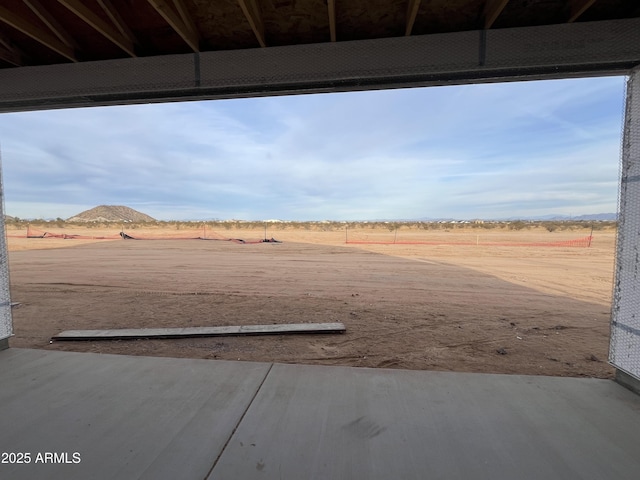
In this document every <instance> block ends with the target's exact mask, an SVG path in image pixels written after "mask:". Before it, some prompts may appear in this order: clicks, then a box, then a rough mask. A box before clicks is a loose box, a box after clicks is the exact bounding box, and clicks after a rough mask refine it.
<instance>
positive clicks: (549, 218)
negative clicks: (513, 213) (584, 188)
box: [418, 213, 618, 222]
mask: <svg viewBox="0 0 640 480" xmlns="http://www.w3.org/2000/svg"><path fill="white" fill-rule="evenodd" d="M617 219H618V214H616V213H592V214H587V215H576V216H569V215H553V214H551V215H535V216H524V217H501V218H482V220H486V221H501V222H505V221H516V220H530V221H537V222H563V221H595V222H598V221H599V222H615V221H616V220H617ZM460 220H469V219H468V218H467V219H461V218H458V219H454V218H419V219H418V221H422V222H451V221H460Z"/></svg>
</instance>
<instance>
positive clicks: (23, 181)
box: [0, 77, 625, 220]
mask: <svg viewBox="0 0 640 480" xmlns="http://www.w3.org/2000/svg"><path fill="white" fill-rule="evenodd" d="M624 83H625V79H624V78H623V77H608V78H591V79H574V80H554V81H544V82H514V83H505V84H484V85H467V86H451V87H431V88H420V89H399V90H388V91H372V92H354V93H340V94H323V95H299V96H289V97H271V98H258V99H241V100H218V101H208V102H185V103H170V104H156V105H139V106H119V107H100V108H81V109H68V110H55V111H43V112H26V113H12V114H2V115H0V148H1V151H2V162H3V175H4V185H5V209H6V213H7V214H9V215H14V216H18V217H21V218H55V217H62V218H67V217H70V216H72V215H74V214H76V213H79V212H81V211H83V210H86V209H88V208H92V207H94V206H96V205H102V204H107V205H127V206H129V207H132V208H135V209H137V210H140V211H142V212H144V213H147V214H149V215H151V216H153V217H155V218H158V219H162V220H170V219H176V220H178V219H180V220H187V219H194V220H196V219H231V218H233V219H246V220H265V219H283V220H325V219H329V220H372V219H420V218H456V219H471V218H485V219H490V218H505V217H528V216H539V215H552V214H557V215H581V214H589V213H605V212H615V211H616V208H617V206H616V205H617V192H618V180H617V179H618V164H619V158H620V135H621V128H622V117H623V107H624V100H623V98H624Z"/></svg>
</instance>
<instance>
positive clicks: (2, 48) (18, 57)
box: [0, 34, 25, 67]
mask: <svg viewBox="0 0 640 480" xmlns="http://www.w3.org/2000/svg"><path fill="white" fill-rule="evenodd" d="M23 58H24V55H23V54H22V52H21V51H20V50H19V49H18V48H17V47H16V46H15V45H14V44H13V42H11V40H9V39H8V38H6V37H5V36H4V35H2V34H0V60H4V61H5V62H7V63H10V64H11V65H15V66H16V67H21V66H22V65H24V64H25V62H24V59H23Z"/></svg>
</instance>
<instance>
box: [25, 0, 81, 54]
mask: <svg viewBox="0 0 640 480" xmlns="http://www.w3.org/2000/svg"><path fill="white" fill-rule="evenodd" d="M22 1H23V2H24V4H25V5H26V6H27V7H29V8H30V9H31V11H32V12H33V13H35V14H36V15H37V16H38V18H39V19H40V20H42V23H44V24H45V25H46V26H47V27H49V30H51V32H52V33H53V34H54V35H55V36H56V37H58V39H59V40H60V41H61V42H63V43H64V44H65V45H67V46H68V47H71V48H73V49H74V50H80V46H79V45H78V43H77V42H76V41H75V39H74V38H73V37H72V36H71V35H70V34H69V32H67V31H66V30H65V29H64V27H63V26H62V25H60V22H58V20H56V18H55V17H54V16H53V15H51V13H49V11H48V10H47V9H46V8H45V7H44V6H43V5H42V3H40V1H39V0H22Z"/></svg>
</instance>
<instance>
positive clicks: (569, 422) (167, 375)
mask: <svg viewBox="0 0 640 480" xmlns="http://www.w3.org/2000/svg"><path fill="white" fill-rule="evenodd" d="M0 367H1V368H0V432H1V435H0V453H2V455H3V457H4V459H5V460H6V462H5V463H2V462H1V460H2V459H0V478H2V479H11V480H13V479H34V478H47V479H52V480H58V479H61V480H62V479H65V480H73V479H86V478H93V479H112V478H126V479H138V478H144V479H176V478H179V479H181V480H191V479H198V480H200V479H204V478H208V479H210V480H214V479H215V480H226V479H253V478H256V479H258V478H260V479H281V478H283V479H298V478H304V479H314V478H315V479H325V478H331V479H389V478H401V479H403V480H404V479H424V478H429V479H453V478H465V479H466V478H473V479H491V480H501V479H505V480H506V479H509V480H511V479H514V478H517V479H525V480H527V479H540V478H544V479H562V480H572V479H581V480H583V479H603V478H615V479H616V480H618V479H620V480H625V479H634V480H635V479H636V478H637V472H638V471H640V456H639V455H638V445H640V397H639V396H637V395H635V394H634V393H632V392H631V391H629V390H626V389H625V388H623V387H621V386H620V385H618V384H616V383H614V382H613V381H609V380H597V379H579V378H553V377H535V376H519V375H488V374H467V373H448V372H425V371H407V370H383V369H364V368H349V367H322V366H305V365H283V364H274V365H272V364H268V363H264V364H263V363H250V362H225V361H217V360H190V359H171V358H150V357H131V356H116V355H100V354H88V353H69V352H50V351H43V350H22V349H13V348H10V349H7V350H4V351H0ZM9 453H13V454H19V453H23V454H24V453H29V454H30V463H28V464H24V463H23V464H16V463H15V460H16V456H15V455H14V456H13V457H10V456H9V455H8V454H9ZM47 453H49V454H50V456H49V457H47V456H46V455H45V454H47ZM5 454H7V455H5ZM39 454H40V455H41V457H42V459H43V460H45V461H46V463H42V461H40V462H38V463H36V460H37V458H38V455H39ZM76 454H77V456H76ZM54 455H55V456H54ZM23 459H24V457H23ZM47 459H48V460H47ZM78 459H79V461H78V462H75V461H76V460H78ZM52 462H53V463H52ZM60 462H63V463H60Z"/></svg>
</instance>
